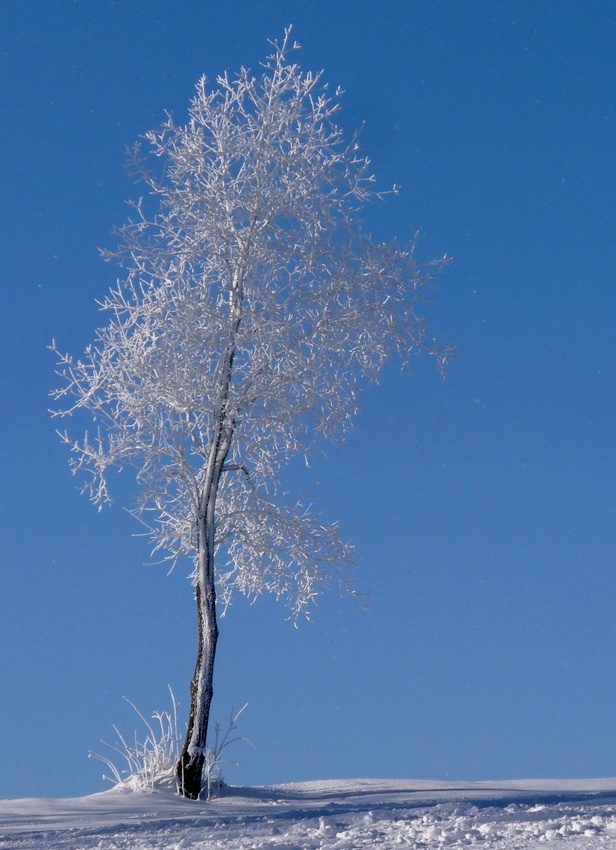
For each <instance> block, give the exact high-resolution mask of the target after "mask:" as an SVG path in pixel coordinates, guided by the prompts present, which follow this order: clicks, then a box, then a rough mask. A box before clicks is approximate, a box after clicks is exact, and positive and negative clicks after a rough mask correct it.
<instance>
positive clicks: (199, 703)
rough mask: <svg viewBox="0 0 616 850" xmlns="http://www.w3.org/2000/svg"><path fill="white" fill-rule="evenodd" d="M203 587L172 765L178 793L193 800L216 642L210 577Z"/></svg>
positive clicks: (202, 755)
mask: <svg viewBox="0 0 616 850" xmlns="http://www.w3.org/2000/svg"><path fill="white" fill-rule="evenodd" d="M207 584H208V586H207V587H206V588H205V590H202V589H201V584H200V583H199V584H197V588H196V594H195V595H196V601H197V613H198V618H199V649H198V653H197V664H196V666H195V672H194V675H193V678H192V682H191V684H190V715H189V719H188V729H187V732H186V740H185V741H184V748H183V750H182V755H181V756H180V759H179V761H178V763H177V766H176V776H177V780H178V785H179V793H180V794H181V795H182V796H184V797H188V799H190V800H196V799H198V797H199V793H200V791H201V781H202V775H203V767H204V764H205V753H206V741H207V729H208V723H209V718H210V705H211V703H212V695H213V693H214V688H213V678H214V659H215V656H216V643H217V641H218V625H217V623H216V589H215V586H214V580H213V577H212V580H211V581H209V582H208V583H207Z"/></svg>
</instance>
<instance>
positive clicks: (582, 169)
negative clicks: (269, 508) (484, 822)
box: [0, 0, 616, 797]
mask: <svg viewBox="0 0 616 850" xmlns="http://www.w3.org/2000/svg"><path fill="white" fill-rule="evenodd" d="M289 23H292V24H293V26H294V35H295V37H296V38H297V40H298V41H299V42H300V43H301V45H302V48H303V49H302V52H301V54H300V57H299V59H300V62H301V64H302V66H303V67H304V69H306V70H309V69H312V70H318V69H321V68H324V69H325V72H326V79H327V80H328V81H329V82H330V83H331V84H332V85H333V86H337V85H340V86H342V88H343V89H345V91H346V94H345V97H344V111H343V113H342V116H341V121H342V123H343V126H344V127H345V129H346V130H347V132H348V133H349V134H350V133H351V132H352V131H353V130H354V129H355V128H356V127H358V126H359V125H361V124H362V122H364V121H365V129H364V131H363V134H362V144H363V147H364V150H365V152H366V153H367V154H368V155H369V156H370V158H371V159H372V162H373V166H374V170H375V172H376V174H377V177H378V182H379V185H380V186H381V187H383V188H386V187H387V186H389V185H390V184H391V183H393V182H396V183H398V184H400V185H401V187H402V192H401V195H400V196H399V197H397V198H392V199H390V201H389V202H388V203H387V204H386V205H380V204H377V205H375V206H373V207H371V208H370V209H369V210H368V211H367V220H368V225H369V227H370V229H371V230H372V231H373V233H375V234H376V235H377V236H378V237H380V238H390V237H394V236H396V237H398V238H400V239H405V238H407V237H408V236H409V235H410V233H411V232H412V230H413V229H414V228H417V227H421V229H422V236H421V241H420V244H419V249H418V250H419V255H420V257H421V258H423V259H424V260H429V259H431V258H433V257H435V256H438V255H441V254H443V253H445V252H447V253H448V254H450V255H451V256H453V258H454V260H453V262H452V263H451V265H450V266H449V267H448V269H447V271H446V272H445V274H444V275H443V276H442V278H441V280H440V287H439V290H438V292H437V293H436V294H435V297H434V303H433V304H430V305H427V307H426V309H427V313H428V315H429V316H430V319H431V320H432V324H433V327H434V329H435V331H438V332H440V333H443V334H445V335H446V336H447V337H448V339H450V340H451V341H452V342H454V343H455V345H456V346H457V348H458V354H457V356H456V358H455V361H454V362H453V363H452V365H451V366H450V368H449V370H448V374H447V380H446V381H445V382H442V381H441V380H440V379H439V377H438V375H437V374H436V372H435V370H434V368H433V365H432V364H431V363H430V362H428V360H427V359H419V360H417V362H416V363H415V367H414V370H413V372H412V374H410V375H409V374H404V375H400V373H399V372H398V371H397V370H396V369H393V368H392V369H391V370H389V371H388V372H386V373H385V374H384V375H383V380H382V381H381V384H380V385H379V386H378V387H376V388H373V389H371V390H369V391H368V392H366V393H365V395H364V397H363V403H362V413H361V415H360V417H359V418H358V421H357V428H356V430H355V431H354V432H353V434H352V435H351V436H350V438H349V440H348V444H347V446H346V447H345V448H344V449H342V448H340V447H333V448H330V449H329V450H328V455H327V457H324V458H319V459H317V460H316V462H315V464H314V468H313V470H312V472H311V473H306V472H305V471H302V472H301V474H300V472H299V470H298V471H297V474H296V473H295V472H294V473H293V475H294V478H295V479H296V480H295V483H296V485H297V487H298V488H307V487H310V486H312V485H313V484H317V483H318V493H319V494H320V499H321V500H322V502H323V504H326V505H328V506H329V507H328V508H327V512H328V515H330V516H331V517H335V518H338V519H339V520H340V523H341V526H342V528H343V530H344V533H345V535H346V536H347V537H348V538H350V539H352V540H354V541H356V542H357V544H358V546H359V549H360V555H361V569H360V571H359V575H358V584H359V587H360V588H361V589H366V590H371V591H372V593H371V606H370V609H369V611H368V612H367V613H365V612H364V611H362V610H361V609H360V607H359V606H358V605H356V604H355V603H354V602H353V601H352V600H350V599H340V598H338V596H337V595H336V594H335V593H334V594H332V595H330V596H328V597H324V598H323V599H322V601H321V604H320V605H319V608H318V609H317V610H316V612H315V615H314V623H313V624H304V623H302V624H300V628H299V629H294V628H293V626H292V625H291V624H290V623H289V622H286V621H285V619H284V616H285V612H284V610H283V609H280V608H279V607H277V606H276V605H275V603H274V602H272V601H271V600H266V599H264V600H261V601H259V602H258V603H257V604H256V605H254V606H249V605H248V604H247V603H245V602H243V601H238V602H237V603H236V604H235V605H234V606H233V608H232V609H231V610H230V612H229V614H228V616H227V617H226V618H225V619H224V620H223V622H222V627H221V641H220V644H219V656H218V661H217V674H216V682H215V686H216V694H215V704H214V709H213V713H214V717H215V718H218V719H220V720H221V721H224V720H225V718H226V717H227V716H228V713H229V711H230V709H231V707H232V706H235V707H236V708H237V707H239V706H241V705H242V704H243V703H244V702H249V703H250V705H249V708H248V709H247V711H246V713H245V715H244V717H243V718H242V727H241V731H242V732H243V733H244V734H246V735H248V736H249V737H250V738H252V740H254V742H255V743H256V745H257V749H256V750H255V751H253V750H251V749H249V748H246V749H245V750H244V751H242V752H240V751H239V750H238V751H237V753H236V756H237V758H239V760H240V761H241V762H242V767H241V769H232V768H231V769H229V770H228V772H227V773H228V779H229V780H230V781H233V782H237V783H242V784H257V783H259V784H264V783H273V782H283V781H292V780H298V781H299V780H307V779H316V778H328V777H340V778H341V777H358V776H364V777H391V778H395V777H404V778H408V777H418V778H442V779H446V778H450V779H469V780H470V779H492V778H494V779H496V778H499V779H505V778H516V777H518V778H519V777H556V776H560V777H585V776H609V775H614V773H615V772H616V733H615V732H614V705H615V703H616V676H615V675H614V671H615V668H616V617H615V616H614V609H615V602H616V570H615V569H614V567H615V566H616V547H615V544H616V522H615V519H616V517H615V506H616V500H615V493H614V481H615V472H616V463H615V450H614V447H615V437H616V433H615V431H616V429H615V416H614V413H615V410H614V406H615V404H614V399H615V390H616V372H615V368H614V346H613V336H614V319H615V318H616V293H615V290H614V280H615V275H614V272H615V270H616V242H615V238H614V230H615V227H614V226H615V223H616V221H615V212H614V198H615V191H614V190H615V188H616V186H615V183H616V181H615V170H614V142H615V132H614V131H615V129H616V126H615V125H616V115H615V110H614V101H615V95H616V49H615V48H616V7H615V6H614V4H613V3H611V2H607V0H605V2H602V0H587V1H586V2H581V0H578V2H573V0H560V2H559V3H550V4H548V3H543V4H538V3H536V2H530V0H529V2H525V0H514V2H511V3H506V4H505V3H489V2H475V1H474V0H468V2H457V0H405V2H403V1H402V0H380V2H375V0H370V2H368V0H366V2H363V0H338V1H337V2H335V3H332V2H331V0H329V2H325V0H313V2H311V3H298V2H283V0H270V2H257V0H250V2H249V0H236V2H235V3H234V4H232V7H231V5H230V4H222V3H213V2H206V0H202V1H201V2H195V0H185V1H184V2H182V3H179V2H161V0H147V2H146V0H116V2H112V0H101V2H97V3H86V2H84V0H75V2H68V0H63V2H59V3H53V4H51V3H46V2H42V0H40V2H34V0H22V2H19V3H4V4H2V6H1V7H0V32H1V33H2V35H1V37H0V38H1V41H0V63H1V70H2V78H3V80H4V85H3V91H2V94H1V95H0V116H1V120H2V126H3V133H2V134H1V138H0V185H1V186H2V196H3V205H4V209H5V214H4V216H3V220H2V223H1V224H0V233H1V236H0V240H1V248H2V261H3V262H2V268H3V299H4V309H3V310H2V311H1V313H0V357H1V362H2V371H1V377H0V381H1V384H0V397H1V398H2V405H3V416H2V418H1V422H0V428H1V436H0V439H1V444H2V446H3V451H2V452H1V453H0V534H1V539H2V543H3V545H2V550H1V554H0V564H1V566H0V570H1V572H0V582H1V584H0V588H1V589H0V681H1V682H2V699H1V700H0V748H1V750H2V759H1V760H0V797H11V796H43V795H46V796H68V795H80V794H85V793H90V792H93V791H96V790H101V789H102V788H104V787H105V785H104V783H103V782H102V781H101V779H100V773H101V766H100V765H99V764H98V763H95V762H92V761H88V760H87V753H88V750H90V749H97V748H98V747H99V743H98V742H99V739H100V738H102V737H103V738H105V737H106V738H113V730H112V725H113V724H114V723H116V724H118V725H119V727H120V728H121V729H122V730H123V731H125V732H127V733H128V734H130V733H131V732H132V729H133V728H134V725H135V724H134V718H133V716H132V713H131V710H130V709H129V708H128V706H126V705H125V704H124V703H123V702H122V699H121V698H122V696H123V695H126V696H128V697H129V698H130V699H132V700H133V701H134V702H135V703H136V704H137V705H138V706H139V707H140V708H141V710H142V711H144V712H145V713H150V712H151V711H152V710H154V709H156V708H164V707H166V706H167V705H168V702H169V700H168V697H167V690H166V689H167V685H168V684H169V685H171V686H172V687H173V689H174V691H175V693H176V695H177V697H178V699H179V701H180V703H181V706H182V708H183V709H184V710H186V709H187V705H188V682H189V679H190V675H191V673H192V668H193V665H194V656H195V651H196V635H195V631H196V626H195V615H194V612H193V605H194V603H193V600H192V595H191V588H190V585H189V583H188V582H187V581H186V579H185V575H186V573H187V571H188V569H187V567H181V566H180V567H178V568H177V570H176V571H175V573H173V574H172V575H170V576H166V575H165V570H164V568H161V567H159V566H144V563H145V562H147V561H148V558H149V553H148V547H147V542H146V541H145V540H144V539H142V538H140V537H135V536H134V535H135V533H137V532H139V527H138V526H137V525H136V523H135V521H134V520H132V519H131V518H130V517H129V516H128V515H127V514H126V512H125V511H124V510H123V507H124V506H126V501H125V500H123V495H124V494H123V493H119V494H118V500H117V502H116V504H115V505H114V506H113V507H112V508H111V509H110V510H106V511H104V512H103V513H102V514H99V513H97V512H96V510H95V509H94V508H93V507H92V506H91V505H90V504H89V503H88V502H87V500H86V499H85V498H84V497H82V496H80V495H79V493H78V491H77V489H76V486H75V481H74V479H72V478H71V476H70V474H69V471H68V465H67V460H68V459H67V455H66V451H65V449H64V447H63V446H62V445H61V444H60V442H59V440H58V439H57V437H56V435H55V432H54V423H52V422H51V420H50V418H49V415H48V412H47V411H48V408H49V407H50V405H51V402H50V399H49V397H48V393H49V391H50V390H51V389H52V388H53V387H54V386H56V383H57V381H56V379H55V377H54V374H53V370H54V361H53V356H52V355H51V354H50V353H49V352H48V351H46V345H48V344H49V343H50V342H51V340H52V339H53V338H55V339H57V340H58V342H59V345H60V347H61V348H63V349H64V350H68V351H71V352H73V353H79V352H80V351H82V350H83V348H84V347H85V346H86V345H87V344H88V343H89V342H90V341H91V340H92V338H93V334H94V330H95V328H96V327H97V325H98V324H99V323H100V320H101V317H99V315H98V314H97V308H96V304H95V301H96V299H97V298H101V297H102V296H103V295H104V293H105V292H106V290H107V288H108V287H109V286H110V285H111V284H113V283H114V280H115V270H114V269H113V268H112V267H110V266H108V265H106V264H104V263H103V262H102V261H101V260H100V259H99V257H98V253H97V249H98V247H99V246H110V245H112V244H113V240H112V237H111V235H110V231H111V229H112V228H113V227H114V226H116V225H120V224H122V223H123V221H124V219H125V216H126V207H125V203H124V201H125V200H126V199H128V198H130V197H135V196H136V194H137V193H138V189H137V188H136V187H134V186H133V185H132V184H131V182H130V180H129V179H128V177H127V175H126V174H125V173H124V171H123V167H122V165H123V160H124V148H125V146H126V145H129V144H131V143H132V142H133V141H135V140H136V139H137V138H138V137H139V136H140V135H141V134H142V133H144V132H146V131H147V130H149V129H151V128H153V127H156V126H158V125H159V124H160V123H161V121H162V120H163V117H164V110H170V111H173V113H174V115H175V116H176V119H177V120H180V121H181V120H183V118H184V117H185V116H186V110H187V106H188V102H189V99H190V98H191V97H192V93H193V87H194V84H195V83H196V81H197V79H198V78H199V77H200V75H201V74H203V73H205V74H207V75H208V76H209V77H214V76H215V75H216V74H217V73H219V72H221V71H223V70H225V69H230V70H234V69H237V68H238V67H239V66H240V65H241V64H243V65H248V66H251V67H253V68H254V67H256V66H257V65H258V62H259V60H260V59H262V58H263V57H264V55H265V54H266V52H267V40H268V38H278V37H280V36H281V35H282V32H283V29H284V27H285V26H287V25H288V24H289ZM307 475H308V477H307ZM125 489H126V490H129V489H130V488H129V487H128V485H126V488H125Z"/></svg>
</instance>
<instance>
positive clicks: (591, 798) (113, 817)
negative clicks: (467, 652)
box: [0, 779, 616, 850]
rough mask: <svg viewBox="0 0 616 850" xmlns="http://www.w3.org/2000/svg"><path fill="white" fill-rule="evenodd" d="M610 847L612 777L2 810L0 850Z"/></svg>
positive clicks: (346, 784) (239, 792)
mask: <svg viewBox="0 0 616 850" xmlns="http://www.w3.org/2000/svg"><path fill="white" fill-rule="evenodd" d="M552 841H556V842H557V843H560V844H561V845H562V846H563V848H565V847H567V848H596V847H602V848H606V847H614V848H616V779H600V780H560V781H557V780H537V781H532V780H525V781H520V782H468V783H461V782H449V783H446V782H426V781H420V780H418V781H413V780H408V781H402V780H391V781H385V780H355V781H334V780H332V781H325V782H304V783H298V784H292V785H278V786H273V787H268V788H227V789H225V793H224V796H223V797H221V798H219V799H218V800H214V801H213V802H211V803H206V802H190V801H187V800H182V799H179V798H177V797H175V796H173V795H171V794H168V793H164V792H159V791H158V792H153V793H143V792H142V793H130V792H120V791H107V792H105V793H103V794H95V795H93V796H90V797H82V798H78V799H70V800H43V799H26V800H4V801H0V848H1V850H9V848H10V850H22V848H37V850H43V848H61V850H93V848H97V850H125V848H131V850H150V848H152V849H153V848H156V850H158V849H159V848H165V850H192V848H194V849H195V850H213V848H220V850H223V849H224V850H226V848H229V850H231V848H234V850H249V848H250V850H256V848H261V849H262V850H264V848H272V849H273V848H275V850H296V848H297V850H299V848H301V850H317V848H328V850H356V849H357V850H358V849H359V848H372V847H376V848H385V847H387V848H389V847H391V848H404V847H449V846H454V847H466V846H470V845H474V846H477V847H478V848H481V847H486V848H488V847H489V848H501V849H502V850H513V848H531V847H539V846H544V844H545V842H552Z"/></svg>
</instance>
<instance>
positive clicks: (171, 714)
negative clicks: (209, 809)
mask: <svg viewBox="0 0 616 850" xmlns="http://www.w3.org/2000/svg"><path fill="white" fill-rule="evenodd" d="M169 693H170V694H171V703H172V708H171V711H155V712H154V713H153V715H152V722H150V721H148V720H147V719H146V718H145V716H144V715H143V714H142V713H141V712H140V711H139V709H138V708H137V706H136V705H135V704H134V703H133V702H131V701H130V700H129V699H127V698H126V697H124V699H125V700H126V702H127V703H128V704H129V705H130V706H131V707H132V708H133V709H134V711H135V712H136V714H137V715H138V716H139V718H140V719H141V720H142V721H143V723H144V725H145V727H146V729H147V735H146V737H145V739H144V740H143V741H140V740H139V739H138V737H137V732H135V734H134V739H133V741H132V743H129V742H128V741H127V739H126V738H125V737H124V736H123V735H122V733H121V732H120V730H119V729H118V727H117V726H114V727H113V729H114V731H115V733H116V735H117V737H118V740H117V741H116V743H115V744H110V743H109V742H108V741H102V743H103V744H105V746H106V747H109V748H110V749H112V750H114V751H115V752H116V753H118V754H119V755H120V756H121V757H122V759H123V760H124V761H125V762H126V767H124V768H121V767H117V765H116V764H115V762H114V761H113V759H112V758H111V757H107V756H105V755H101V754H100V753H95V752H93V751H90V753H89V756H90V757H94V758H97V759H99V761H102V762H103V764H105V765H106V766H107V767H108V768H109V770H110V771H111V774H112V775H111V776H107V775H105V774H103V779H105V780H107V781H108V782H111V783H112V784H113V785H114V787H115V788H118V789H120V790H125V791H153V790H154V789H155V788H160V789H167V790H173V791H179V786H178V781H177V777H176V773H175V767H176V764H177V761H178V758H179V755H180V752H181V749H182V742H183V739H184V732H185V730H182V734H181V737H180V734H179V730H178V711H177V709H178V704H177V701H176V699H175V695H174V693H173V691H172V690H171V688H169ZM247 706H248V703H246V705H244V706H243V708H241V709H240V710H239V711H238V712H237V714H236V713H235V709H233V708H232V709H231V714H230V715H229V725H228V727H227V729H226V731H225V733H224V735H221V732H222V729H221V726H220V724H219V723H216V724H215V727H214V729H215V738H214V745H213V746H212V747H207V748H206V751H205V769H204V771H203V785H202V788H201V792H202V794H206V795H207V799H208V800H211V799H212V797H214V796H218V794H219V793H220V788H221V785H222V784H223V779H222V765H223V764H235V765H238V766H239V763H238V762H236V761H232V760H231V759H228V758H225V757H223V753H224V752H225V750H226V749H227V748H228V747H230V746H231V744H234V743H236V742H237V741H246V743H248V744H251V745H252V746H253V747H254V746H255V745H254V744H253V742H252V741H250V740H249V739H248V738H243V737H241V736H235V737H233V738H231V737H230V736H231V735H232V734H233V732H235V731H236V730H237V720H238V718H239V717H240V716H241V714H243V712H244V711H245V709H246V708H247Z"/></svg>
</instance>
